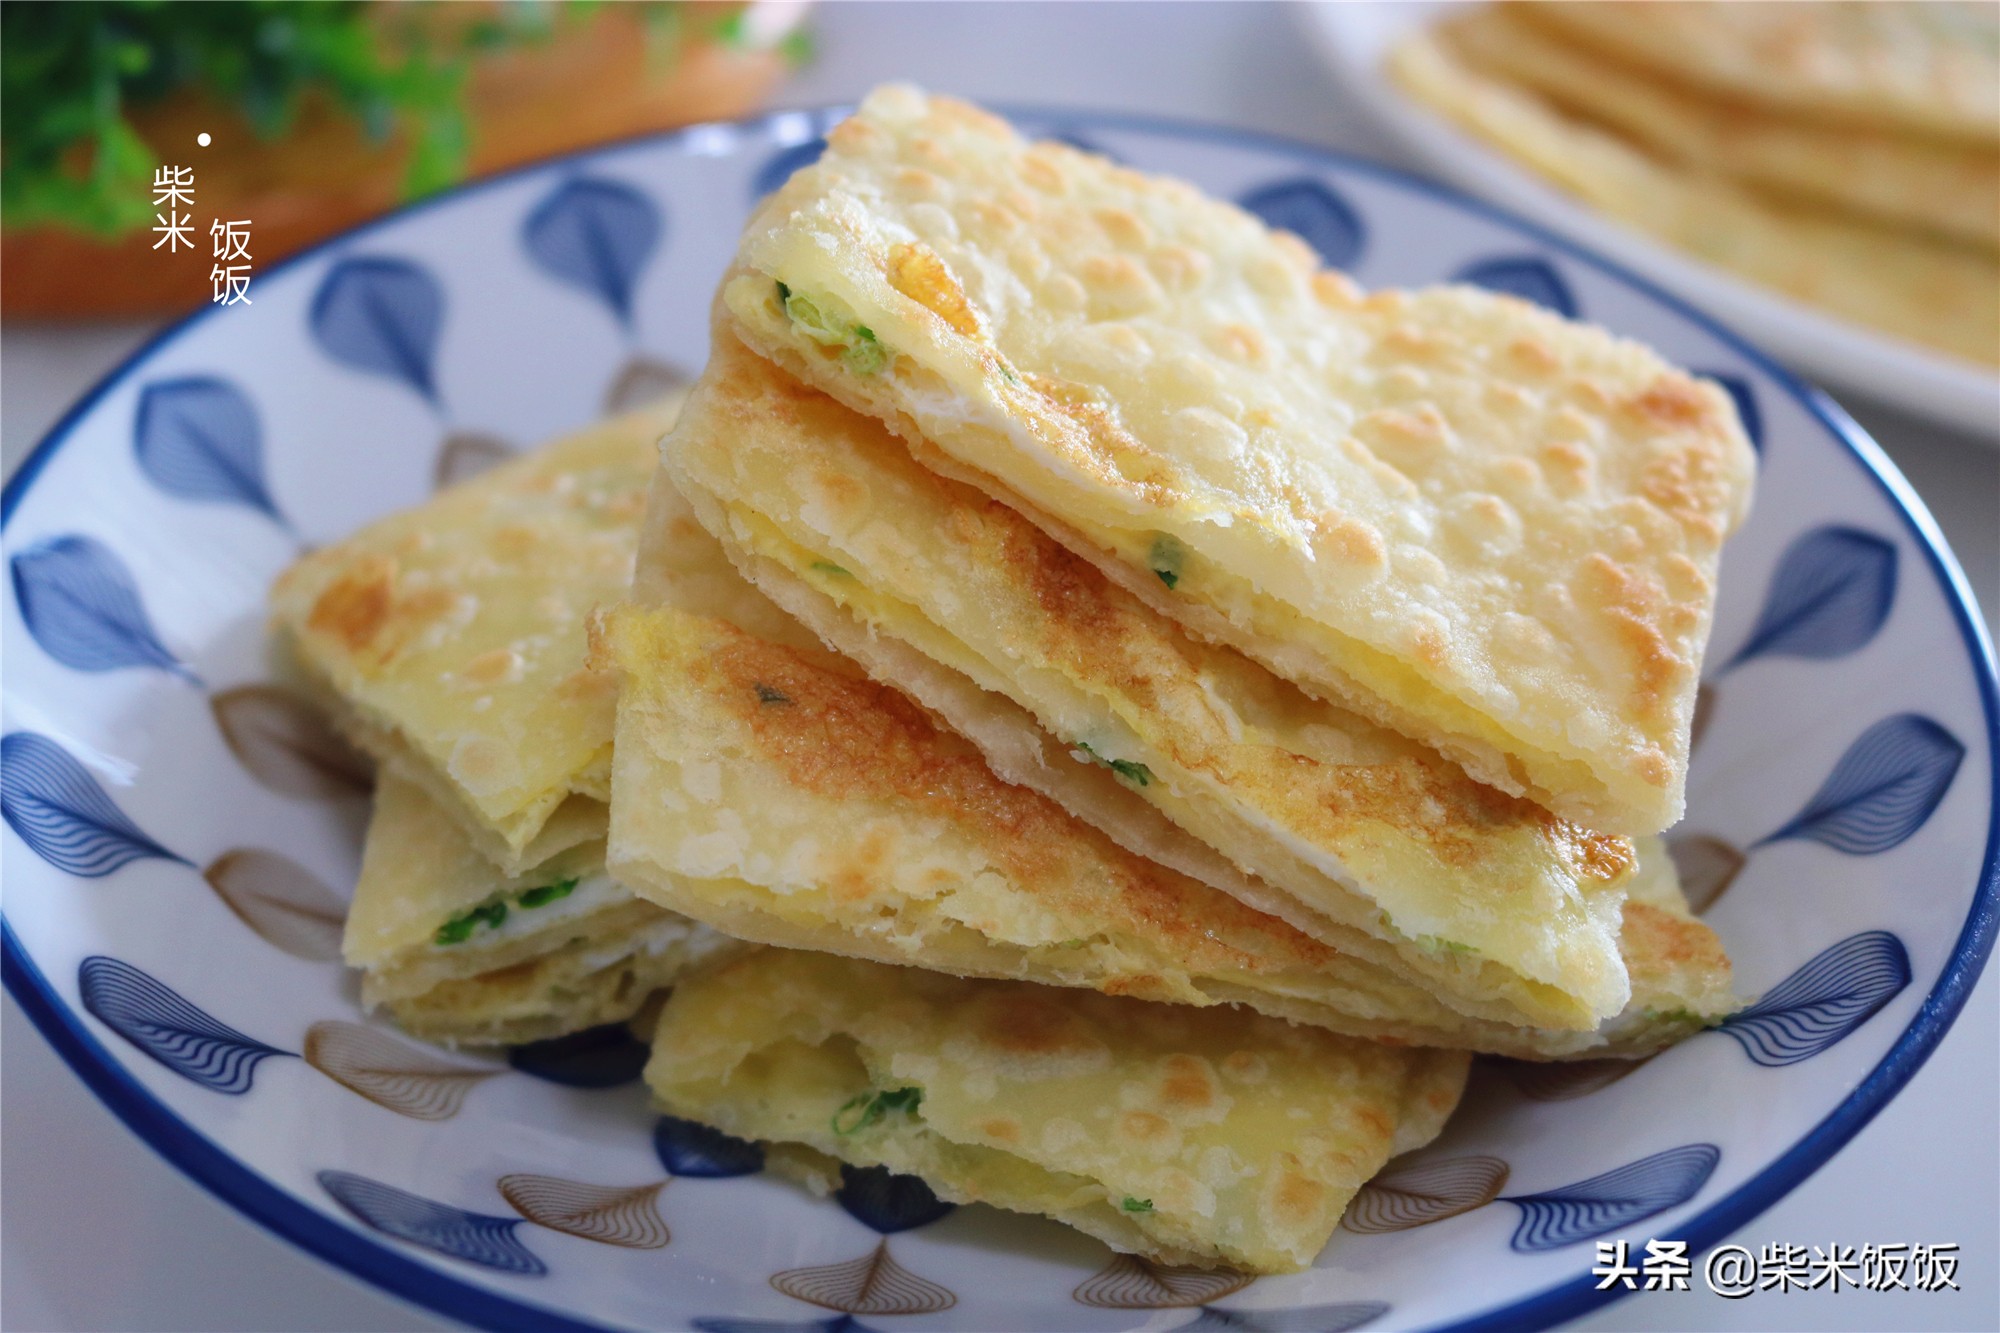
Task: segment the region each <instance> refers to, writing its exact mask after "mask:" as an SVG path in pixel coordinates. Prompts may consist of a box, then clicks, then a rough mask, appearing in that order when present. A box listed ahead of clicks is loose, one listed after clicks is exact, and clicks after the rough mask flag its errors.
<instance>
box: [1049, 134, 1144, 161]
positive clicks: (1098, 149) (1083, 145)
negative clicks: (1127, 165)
mask: <svg viewBox="0 0 2000 1333" xmlns="http://www.w3.org/2000/svg"><path fill="white" fill-rule="evenodd" d="M1035 137H1036V138H1038V139H1051V140H1053V141H1055V142H1056V143H1063V144H1068V145H1069V146H1070V147H1071V148H1074V149H1076V151H1077V152H1079V153H1095V154H1097V156H1099V157H1103V158H1109V159H1110V160H1111V161H1113V162H1121V163H1122V162H1123V161H1124V159H1123V158H1121V157H1119V156H1118V154H1116V153H1114V152H1112V151H1111V150H1110V149H1109V148H1106V147H1105V146H1104V145H1103V144H1101V143H1099V142H1097V140H1095V139H1093V138H1091V137H1090V136H1089V135H1087V134H1085V133H1084V132H1083V131H1082V130H1075V129H1055V130H1050V131H1049V132H1048V133H1046V134H1038V135H1036V136H1035Z"/></svg>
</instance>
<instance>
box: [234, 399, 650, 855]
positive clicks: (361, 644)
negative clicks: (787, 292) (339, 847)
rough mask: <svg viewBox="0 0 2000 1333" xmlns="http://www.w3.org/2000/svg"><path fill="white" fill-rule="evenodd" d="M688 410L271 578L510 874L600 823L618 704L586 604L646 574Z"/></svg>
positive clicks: (467, 487)
mask: <svg viewBox="0 0 2000 1333" xmlns="http://www.w3.org/2000/svg"><path fill="white" fill-rule="evenodd" d="M678 406H679V404H678V403H677V402H669V403H664V404H661V405H659V406H656V407H653V408H649V409H647V410H645V411H643V412H638V413H634V414H632V415H630V416H626V417H621V418H618V419H616V420H614V421H609V422H605V423H602V424H600V425H597V426H593V427H591V428H589V429H587V430H584V431H581V432H579V433H577V434H575V435H572V436H570V437H568V438H566V439H563V440H560V441H557V442H556V443H554V444H551V445H549V446H547V447H545V448H543V449H539V450H537V451H535V452H534V453H531V454H529V455H527V456H525V457H522V458H519V459H515V460H513V461H511V462H509V463H506V464H504V465H502V466H500V467H498V468H496V469H494V470H493V471H491V472H488V473H486V474H484V475H482V476H479V477H477V478H474V479H473V480H471V481H469V482H466V483H464V484H462V485H460V486H456V487H453V488H452V489H451V490H449V491H446V492H444V493H443V494H441V495H438V496H437V497H435V498H434V499H432V500H431V501H429V502H428V503H426V504H422V505H418V506H416V507H415V508H413V509H407V510H404V511H402V512H400V513H397V514H394V515H391V516H390V517H388V518H385V519H383V520H381V521H380V522H377V523H373V524H370V525H369V526H368V527H366V528H363V529H362V530H361V531H360V532H358V533H356V534H355V535H354V536H352V537H349V538H348V539H347V540H345V541H341V542H337V543H334V544H333V545H331V546H326V547H322V548H320V549H319V550H317V551H313V552H311V553H309V554H307V555H306V556H304V557H302V558H301V559H300V560H299V561H298V562H297V563H296V564H294V565H293V566H292V567H291V568H290V569H288V570H286V571H285V573H284V574H283V575H281V576H280V577H279V579H278V582H277V584H276V586H275V587H274V588H273V590H272V609H273V618H274V620H275V622H276V625H277V627H278V628H279V629H280V630H281V631H282V632H283V633H284V635H285V636H286V638H287V640H288V643H289V647H290V649H291V651H292V654H293V656H294V657H295V658H296V659H297V661H298V662H299V663H300V665H301V666H302V667H303V668H304V670H305V672H306V673H307V675H308V676H309V677H310V678H312V680H313V681H314V682H315V683H316V684H317V685H318V687H319V688H320V689H321V691H322V692H324V693H326V694H328V695H330V696H332V697H333V698H335V699H337V700H338V701H339V703H340V714H341V716H342V717H343V719H344V720H345V721H346V723H347V725H348V728H349V730H350V731H351V732H352V734H353V735H354V737H355V739H356V740H357V741H358V742H359V743H360V744H362V745H363V747H364V748H366V749H368V750H369V751H370V752H371V753H373V754H375V755H376V756H377V757H378V758H380V759H384V760H389V761H393V762H395V763H397V764H398V765H400V767H401V768H402V769H403V771H404V772H405V774H406V775H408V776H409V777H410V778H412V780H414V781H416V782H417V783H419V784H420V785H421V786H422V787H423V788H424V790H425V791H426V792H427V793H428V794H429V795H430V797H431V799H432V800H433V801H435V802H437V803H438V804H439V805H440V806H442V807H444V808H445V809H446V810H448V811H449V812H451V814H452V815H453V816H454V817H455V818H456V819H457V820H458V821H459V822H460V824H461V825H462V827H463V828H464V829H465V830H466V833H467V835H468V836H469V837H470V838H472V839H473V841H474V843H475V845H476V846H477V847H478V849H479V851H480V852H481V854H483V855H484V856H486V857H487V858H488V859H489V860H491V861H493V862H494V863H495V864H496V865H498V866H499V867H500V869H501V871H502V872H503V873H504V874H506V875H509V876H512V875H518V874H520V873H521V872H522V871H524V870H526V869H528V868H529V867H531V866H534V865H536V864H538V863H539V862H541V861H543V860H546V859H547V858H548V857H549V856H551V855H553V854H555V853H556V852H558V851H560V850H562V848H563V847H566V846H575V845H576V844H577V842H578V841H579V840H580V839H581V838H582V837H584V836H587V835H588V833H589V831H590V829H591V828H592V827H593V826H594V827H595V828H597V829H601V828H602V821H603V817H604V816H603V804H604V802H606V801H607V800H609V799H610V790H609V784H610V777H611V720H612V713H613V710H614V707H615V700H614V698H613V688H612V686H611V684H610V682H608V681H605V680H603V679H600V678H598V677H596V676H594V675H592V674H591V673H590V672H588V671H586V670H584V669H583V653H584V632H583V619H584V616H585V614H586V613H587V612H589V610H590V609H591V608H592V607H593V606H594V605H596V604H598V603H599V602H605V601H613V600H616V599H618V598H620V597H622V596H623V595H624V594H625V592H626V590H627V588H628V586H629V584H630V581H631V577H632V563H633V556H634V552H635V550H636V548H637V544H638V530H639V523H640V518H641V516H642V513H643V510H644V506H645V495H646V484H647V481H648V479H649V478H650V477H651V475H652V472H653V468H654V466H655V455H654V450H653V445H654V442H655V441H656V440H657V439H658V438H659V436H660V434H661V433H662V432H664V431H665V429H666V428H667V426H669V425H670V424H671V423H672V421H673V416H674V413H675V411H676V410H677V409H678ZM592 805H594V806H595V809H594V810H593V809H591V808H590V807H591V806H592ZM551 826H553V828H552V827H551Z"/></svg>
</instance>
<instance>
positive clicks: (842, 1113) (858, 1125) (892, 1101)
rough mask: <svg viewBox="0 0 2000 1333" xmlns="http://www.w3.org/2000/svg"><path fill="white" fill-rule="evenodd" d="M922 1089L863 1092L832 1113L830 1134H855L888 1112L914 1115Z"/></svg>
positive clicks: (920, 1103)
mask: <svg viewBox="0 0 2000 1333" xmlns="http://www.w3.org/2000/svg"><path fill="white" fill-rule="evenodd" d="M923 1100H924V1090H923V1089H922V1088H892V1089H890V1090H889V1091H887V1092H864V1093H862V1094H860V1095H859V1096H857V1097H850V1098H848V1099H847V1101H845V1102H843V1103H842V1104H841V1107H840V1109H839V1110H838V1111H835V1112H834V1113H833V1132H834V1133H836V1134H839V1135H841V1136H842V1137H845V1136H847V1135H849V1134H858V1133H860V1132H861V1131H862V1130H864V1129H866V1128H868V1126H870V1125H872V1124H874V1123H875V1122H876V1121H878V1120H880V1119H881V1118H882V1117H883V1116H885V1115H887V1114H889V1112H891V1111H903V1112H907V1113H908V1114H910V1115H915V1114H916V1113H917V1107H918V1106H920V1105H922V1103H923Z"/></svg>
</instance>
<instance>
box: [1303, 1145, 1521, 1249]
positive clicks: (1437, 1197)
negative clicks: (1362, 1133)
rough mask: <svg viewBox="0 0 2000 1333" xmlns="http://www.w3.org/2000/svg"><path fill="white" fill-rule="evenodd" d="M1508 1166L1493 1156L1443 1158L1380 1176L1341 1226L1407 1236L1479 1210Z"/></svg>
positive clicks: (1500, 1185) (1356, 1200) (1351, 1206)
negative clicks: (1393, 1232)
mask: <svg viewBox="0 0 2000 1333" xmlns="http://www.w3.org/2000/svg"><path fill="white" fill-rule="evenodd" d="M1507 1174H1508V1171H1507V1164H1506V1163H1505V1162H1503V1161H1501V1160H1500V1159H1499V1158H1497V1157H1483V1156H1471V1157H1443V1158H1439V1159H1437V1160H1436V1161H1430V1162H1419V1163H1416V1164H1414V1165H1411V1166H1406V1167H1402V1168H1400V1169H1396V1170H1391V1171H1385V1172H1383V1173H1382V1174H1381V1175H1379V1176H1377V1177H1375V1179H1373V1180H1371V1181H1369V1182H1368V1183H1367V1184H1366V1185H1363V1186H1362V1187H1361V1192H1360V1193H1358V1194H1356V1195H1355V1196H1354V1201H1353V1202H1352V1203H1350V1204H1348V1205H1347V1213H1346V1215H1345V1216H1344V1217H1342V1218H1341V1219H1340V1225H1341V1226H1343V1227H1345V1228H1346V1229H1347V1230H1349V1231H1358V1232H1361V1233H1362V1234H1364V1235H1374V1234H1378V1233H1380V1232H1384V1231H1408V1230H1409V1229H1410V1228H1412V1227H1420V1226H1425V1225H1427V1224H1429V1223H1432V1222H1442V1221H1443V1220H1444V1219H1445V1218H1447V1217H1457V1216H1458V1215H1459V1214H1460V1213H1469V1212H1471V1211H1472V1210H1473V1209H1474V1208H1481V1207H1484V1206H1485V1205H1487V1204H1489V1203H1492V1202H1493V1200H1495V1199H1497V1198H1498V1197H1500V1191H1501V1189H1502V1188H1504V1187H1505V1186H1506V1184H1507Z"/></svg>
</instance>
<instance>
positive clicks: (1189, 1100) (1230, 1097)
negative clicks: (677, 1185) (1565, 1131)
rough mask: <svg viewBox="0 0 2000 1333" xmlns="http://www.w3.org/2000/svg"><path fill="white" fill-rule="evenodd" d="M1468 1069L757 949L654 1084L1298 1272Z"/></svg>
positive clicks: (1424, 1135)
mask: <svg viewBox="0 0 2000 1333" xmlns="http://www.w3.org/2000/svg"><path fill="white" fill-rule="evenodd" d="M1466 1066H1467V1057H1466V1056H1465V1055H1464V1054H1462V1053H1459V1052H1452V1051H1417V1050H1408V1051H1398V1050H1394V1049H1391V1048H1389V1047H1386V1046H1381V1045H1378V1044H1376V1043H1373V1042H1362V1041H1354V1040H1351V1039H1348V1038H1343V1037H1337V1036H1334V1035H1333V1034H1331V1033H1327V1032H1320V1031H1317V1030H1314V1029H1312V1028H1304V1027H1297V1026H1294V1025H1292V1024H1289V1023H1283V1022H1279V1021H1277V1020H1274V1019H1269V1018H1261V1017H1258V1016H1256V1015H1250V1014H1243V1013H1240V1012H1235V1011H1230V1010H1220V1009H1210V1010H1198V1009H1184V1008H1179V1007H1176V1006H1169V1005H1160V1004H1149V1003H1146V1002H1145V1001H1141V1000H1133V999H1117V998H1111V997H1107V996H1101V995H1092V994H1088V993H1085V992H1080V991H1062V990H1053V989H1050V988H1048V987H1042V986H1034V985H1030V984H1027V983H1023V982H1006V981H966V980H961V979H958V978H954V977H946V976H940V975H938V974H936V973H932V972H923V971H918V970H915V969H911V968H900V967H886V966H883V965H881V964H878V963H865V962H858V961H855V960H852V959H843V958H834V957H830V956H827V955H824V954H809V953H796V952H792V951H788V950H776V949H764V950H758V951H757V952H755V953H752V954H750V955H748V956H746V957H742V958H738V959H734V960H732V961H729V962H727V963H723V964H720V965H717V966H715V967H713V968H704V969H702V970H700V971H699V972H697V973H695V974H693V975H691V976H689V977H688V978H687V979H686V980H685V981H684V982H683V983H682V985H681V986H680V987H678V988H677V989H676V990H675V992H674V994H673V996H672V997H671V998H670V999H669V1000H668V1002H667V1005H666V1008H665V1009H664V1010H663V1011H662V1012H661V1015H660V1026H659V1032H658V1035H657V1036H656V1037H655V1038H654V1043H653V1055H652V1059H651V1060H650V1061H649V1062H648V1063H647V1065H646V1082H647V1083H648V1085H649V1086H650V1087H651V1088H652V1090H653V1092H654V1095H655V1096H656V1097H657V1098H658V1099H659V1101H660V1103H661V1104H662V1105H663V1106H664V1107H665V1108H666V1109H667V1110H668V1111H669V1112H671V1113H672V1114H674V1115H679V1116H685V1117H687V1118H690V1119H694V1120H699V1121H702V1122H704V1123H707V1124H711V1125H714V1126H716V1127H717V1128H719V1129H721V1130H723V1131H725V1132H727V1133H730V1134H736V1135H739V1136H742V1137H745V1138H754V1139H765V1140H771V1141H775V1142H778V1143H786V1144H803V1145H805V1146H806V1147H808V1148H811V1149H813V1150H815V1151H817V1152H821V1153H825V1154H827V1155H829V1156H832V1157H835V1158H838V1159H839V1160H841V1161H843V1162H848V1163H852V1164H854V1165H857V1166H882V1167H887V1168H889V1169H890V1170H892V1171H896V1172H899V1173H903V1174H908V1175H914V1176H918V1177H920V1178H922V1179H923V1180H924V1181H925V1182H926V1183H928V1184H929V1185H930V1187H931V1188H932V1189H933V1190H935V1191H936V1192H937V1194H938V1195H940V1196H941V1197H943V1198H946V1199H951V1200H954V1201H957V1202H960V1203H988V1204H993V1205H996V1206H998V1207H1001V1208H1008V1209H1012V1210H1015V1211H1018V1212H1027V1213H1043V1214H1047V1215H1048V1216H1050V1217H1054V1218H1057V1219H1059V1220H1061V1221H1064V1222H1067V1223H1069V1224H1070V1225H1071V1226H1074V1227H1077V1228H1079V1229H1080V1230H1083V1231H1085V1232H1088V1233H1089V1234H1091V1235H1093V1236H1096V1237H1098V1238H1099V1239H1100V1240H1103V1241H1104V1242H1105V1243H1106V1244H1108V1245H1110V1246H1111V1247H1112V1248H1113V1249H1116V1250H1122V1251H1125V1252H1127V1253H1132V1254H1141V1255H1145V1256H1146V1257H1148V1258H1150V1259H1154V1260H1157V1261H1159V1262H1162V1263H1174V1264H1198V1265H1202V1266H1205V1267H1206V1266H1215V1265H1228V1266H1231V1267H1235V1268H1238V1269H1242V1270H1244V1271H1248V1272H1289V1271H1293V1270H1296V1269H1300V1268H1304V1267H1306V1266H1307V1265H1309V1264H1310V1263H1311V1262H1312V1261H1313V1258H1314V1257H1315V1256H1316V1255H1317V1254H1318V1253H1319V1251H1320V1250H1321V1249H1322V1248H1323V1247H1324V1246H1325V1244H1326V1242H1327V1238H1328V1237H1329V1236H1331V1235H1332V1233H1333V1229H1334V1227H1335V1225H1336V1224H1337V1223H1338V1222H1339V1220H1340V1214H1341V1212H1342V1210H1343V1209H1345V1208H1346V1206H1347V1202H1348V1200H1349V1199H1351V1198H1353V1196H1354V1193H1355V1191H1356V1190H1358V1189H1359V1188H1360V1187H1361V1185H1362V1184H1363V1183H1364V1182H1366V1181H1367V1179H1368V1178H1369V1177H1370V1176H1372V1175H1374V1174H1375V1172H1376V1171H1378V1170H1380V1169H1381V1167H1382V1165H1383V1164H1384V1163H1385V1162H1387V1161H1388V1160H1389V1158H1390V1157H1392V1156H1394V1155H1395V1154H1397V1153H1399V1152H1406V1151H1408V1150H1410V1149H1412V1148H1416V1147H1419V1146H1421V1145H1422V1144H1425V1143H1428V1142H1429V1141H1430V1140H1431V1139H1433V1138H1435V1137H1436V1136H1437V1134H1438V1131H1439V1130H1441V1129H1442V1128H1443V1127H1444V1122H1445V1119H1446V1118H1447V1117H1448V1116H1449V1115H1450V1114H1451V1111H1452V1109H1453V1108H1454V1107H1455V1106H1456V1105H1457V1102H1458V1098H1459V1095H1460V1093H1461V1092H1462V1091H1463V1089H1464V1084H1465V1076H1466Z"/></svg>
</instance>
